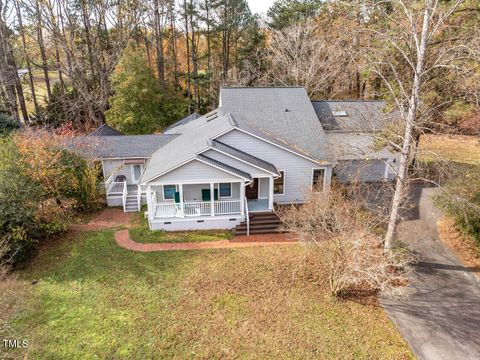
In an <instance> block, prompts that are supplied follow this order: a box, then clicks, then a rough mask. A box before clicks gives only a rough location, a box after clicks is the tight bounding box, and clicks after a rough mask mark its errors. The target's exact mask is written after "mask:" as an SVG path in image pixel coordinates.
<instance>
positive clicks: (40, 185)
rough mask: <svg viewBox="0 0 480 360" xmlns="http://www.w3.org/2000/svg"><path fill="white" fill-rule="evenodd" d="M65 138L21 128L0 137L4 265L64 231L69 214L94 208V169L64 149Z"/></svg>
mask: <svg viewBox="0 0 480 360" xmlns="http://www.w3.org/2000/svg"><path fill="white" fill-rule="evenodd" d="M66 138H67V135H55V134H51V133H48V132H46V131H38V130H36V131H33V130H28V129H27V130H24V131H21V132H17V133H14V134H12V135H9V136H6V137H3V138H0V202H1V203H2V206H1V207H0V244H1V245H2V249H4V250H3V256H2V254H0V257H1V258H3V261H4V262H8V263H11V262H13V261H15V260H18V259H21V258H24V257H26V255H28V252H29V250H30V249H32V248H33V247H34V245H35V244H38V243H39V242H41V241H45V240H46V239H48V237H49V236H51V235H53V234H56V233H58V232H62V231H65V230H66V228H67V224H68V221H69V219H70V218H71V216H72V215H73V214H74V213H76V212H78V211H86V210H91V209H92V208H95V207H98V206H99V204H100V197H99V193H98V190H97V173H98V170H97V168H96V166H95V163H94V162H93V161H89V160H85V159H83V158H81V157H80V156H78V155H76V154H74V153H73V152H71V151H69V150H67V149H66V147H65V145H64V144H65V143H66Z"/></svg>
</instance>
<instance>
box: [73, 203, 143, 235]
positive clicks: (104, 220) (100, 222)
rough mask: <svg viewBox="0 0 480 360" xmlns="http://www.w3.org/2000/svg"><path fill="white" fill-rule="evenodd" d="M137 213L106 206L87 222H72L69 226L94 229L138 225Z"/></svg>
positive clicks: (77, 228)
mask: <svg viewBox="0 0 480 360" xmlns="http://www.w3.org/2000/svg"><path fill="white" fill-rule="evenodd" d="M136 215H137V213H133V212H128V213H126V212H123V210H122V209H118V208H106V209H104V210H103V211H101V212H100V213H99V214H98V215H96V216H95V217H94V218H92V219H91V220H90V221H89V222H88V223H86V224H72V225H71V226H70V227H69V228H70V230H75V231H93V230H101V229H112V228H118V227H122V226H125V227H129V226H131V225H138V217H137V216H136Z"/></svg>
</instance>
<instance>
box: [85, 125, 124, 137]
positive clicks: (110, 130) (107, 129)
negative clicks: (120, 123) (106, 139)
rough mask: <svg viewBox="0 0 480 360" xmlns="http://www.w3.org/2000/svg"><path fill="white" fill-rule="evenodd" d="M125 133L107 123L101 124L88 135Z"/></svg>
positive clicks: (117, 134) (118, 134)
mask: <svg viewBox="0 0 480 360" xmlns="http://www.w3.org/2000/svg"><path fill="white" fill-rule="evenodd" d="M120 135H123V134H122V133H121V132H120V131H118V130H115V129H114V128H112V127H110V126H108V125H107V124H103V125H101V126H100V127H99V128H98V129H97V130H95V131H93V132H91V133H90V134H88V136H120Z"/></svg>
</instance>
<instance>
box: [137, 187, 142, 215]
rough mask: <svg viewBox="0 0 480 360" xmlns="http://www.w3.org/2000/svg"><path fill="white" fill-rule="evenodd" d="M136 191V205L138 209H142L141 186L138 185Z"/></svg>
mask: <svg viewBox="0 0 480 360" xmlns="http://www.w3.org/2000/svg"><path fill="white" fill-rule="evenodd" d="M137 189H138V190H137V191H138V193H137V205H138V211H140V210H142V187H141V186H140V185H138V188H137Z"/></svg>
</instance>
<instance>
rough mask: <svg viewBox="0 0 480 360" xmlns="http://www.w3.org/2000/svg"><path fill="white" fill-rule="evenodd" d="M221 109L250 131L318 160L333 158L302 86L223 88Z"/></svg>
mask: <svg viewBox="0 0 480 360" xmlns="http://www.w3.org/2000/svg"><path fill="white" fill-rule="evenodd" d="M220 109H221V110H222V111H223V112H224V113H230V114H231V115H232V117H233V118H234V119H235V121H236V122H237V124H238V127H239V128H243V129H244V130H246V131H249V132H256V133H258V135H260V136H262V137H267V139H273V141H274V142H276V143H278V144H280V143H281V144H283V145H287V146H288V147H289V148H291V149H294V150H295V151H297V152H299V153H302V154H304V155H306V156H309V157H311V158H313V159H316V160H323V161H325V160H327V161H328V160H330V154H329V153H328V149H327V146H326V141H325V132H324V131H323V128H322V126H321V124H320V122H319V121H318V117H317V115H316V113H315V110H314V108H313V106H312V103H311V102H310V99H309V97H308V95H307V92H306V91H305V89H304V88H302V87H222V88H221V90H220Z"/></svg>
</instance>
